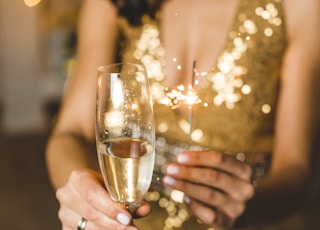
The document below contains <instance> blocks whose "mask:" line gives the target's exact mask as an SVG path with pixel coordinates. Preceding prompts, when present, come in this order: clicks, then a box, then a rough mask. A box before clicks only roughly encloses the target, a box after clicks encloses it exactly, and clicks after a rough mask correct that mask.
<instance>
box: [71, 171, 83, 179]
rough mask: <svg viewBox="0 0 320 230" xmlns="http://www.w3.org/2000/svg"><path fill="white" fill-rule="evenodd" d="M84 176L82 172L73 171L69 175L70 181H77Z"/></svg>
mask: <svg viewBox="0 0 320 230" xmlns="http://www.w3.org/2000/svg"><path fill="white" fill-rule="evenodd" d="M84 175H85V172H84V171H83V170H73V171H72V172H71V174H70V180H79V179H80V178H81V177H83V176H84Z"/></svg>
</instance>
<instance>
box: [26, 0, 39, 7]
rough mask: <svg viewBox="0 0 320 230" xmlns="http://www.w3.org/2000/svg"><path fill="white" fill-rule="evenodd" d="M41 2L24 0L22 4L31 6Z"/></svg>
mask: <svg viewBox="0 0 320 230" xmlns="http://www.w3.org/2000/svg"><path fill="white" fill-rule="evenodd" d="M40 2H41V0H24V4H26V5H27V6H29V7H33V6H36V5H38V4H39V3H40Z"/></svg>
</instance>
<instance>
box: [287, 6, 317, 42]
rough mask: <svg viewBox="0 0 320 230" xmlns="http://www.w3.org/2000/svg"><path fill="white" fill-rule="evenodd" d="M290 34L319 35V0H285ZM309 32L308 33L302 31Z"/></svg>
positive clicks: (295, 35) (301, 35)
mask: <svg viewBox="0 0 320 230" xmlns="http://www.w3.org/2000/svg"><path fill="white" fill-rule="evenodd" d="M283 5H284V13H285V20H286V26H287V31H288V35H289V36H290V37H291V38H292V37H296V38H299V37H303V36H309V35H311V34H310V33H312V34H314V35H315V36H319V30H320V1H319V0H303V1H301V0H283ZM302 32H307V34H305V33H302Z"/></svg>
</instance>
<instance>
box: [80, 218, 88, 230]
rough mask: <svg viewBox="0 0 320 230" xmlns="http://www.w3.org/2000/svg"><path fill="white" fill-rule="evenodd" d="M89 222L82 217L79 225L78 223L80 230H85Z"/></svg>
mask: <svg viewBox="0 0 320 230" xmlns="http://www.w3.org/2000/svg"><path fill="white" fill-rule="evenodd" d="M87 222H88V220H87V219H86V218H83V217H81V219H80V221H79V223H78V230H84V228H85V227H86V225H87Z"/></svg>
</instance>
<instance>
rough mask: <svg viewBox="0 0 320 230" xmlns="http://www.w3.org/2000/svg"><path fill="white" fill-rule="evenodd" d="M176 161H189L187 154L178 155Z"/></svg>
mask: <svg viewBox="0 0 320 230" xmlns="http://www.w3.org/2000/svg"><path fill="white" fill-rule="evenodd" d="M177 160H178V162H179V163H186V162H188V161H189V156H187V155H178V159H177Z"/></svg>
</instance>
